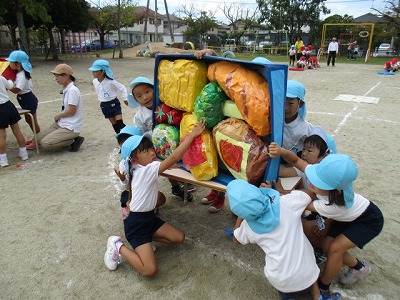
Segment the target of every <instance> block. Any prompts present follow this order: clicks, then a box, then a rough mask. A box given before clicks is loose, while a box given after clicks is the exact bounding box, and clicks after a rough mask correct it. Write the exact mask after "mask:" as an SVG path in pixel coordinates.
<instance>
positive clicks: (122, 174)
mask: <svg viewBox="0 0 400 300" xmlns="http://www.w3.org/2000/svg"><path fill="white" fill-rule="evenodd" d="M114 172H115V174H117V176H118V177H119V180H121V181H122V182H124V181H125V179H126V174H125V172H120V171H119V170H118V169H116V168H114Z"/></svg>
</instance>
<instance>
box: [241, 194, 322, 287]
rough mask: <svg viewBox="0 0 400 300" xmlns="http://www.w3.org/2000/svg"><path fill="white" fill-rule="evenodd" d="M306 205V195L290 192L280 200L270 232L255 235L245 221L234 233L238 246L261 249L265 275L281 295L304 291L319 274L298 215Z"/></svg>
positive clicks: (307, 200)
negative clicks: (257, 246)
mask: <svg viewBox="0 0 400 300" xmlns="http://www.w3.org/2000/svg"><path fill="white" fill-rule="evenodd" d="M310 202H311V198H310V197H309V196H308V195H307V194H306V193H304V192H302V191H292V192H291V193H290V194H287V195H282V196H281V197H280V214H279V216H280V221H279V225H278V226H277V227H276V228H275V229H274V230H273V231H271V232H269V233H265V234H257V233H255V232H254V231H253V230H251V228H250V226H249V225H248V223H247V221H245V220H244V221H243V222H242V224H241V225H240V227H239V228H237V229H235V231H234V235H235V238H236V239H237V240H238V241H239V242H240V243H241V244H248V243H252V244H257V245H259V246H260V247H261V248H262V249H263V250H264V252H265V254H266V255H265V267H264V273H265V276H266V277H267V279H268V280H269V282H270V283H271V284H272V285H273V286H274V287H275V288H276V289H278V290H279V291H281V292H284V293H290V292H297V291H301V290H304V289H306V288H308V287H309V286H311V285H312V284H313V283H314V282H315V281H316V280H317V278H318V275H319V273H320V270H319V268H318V266H317V264H316V262H315V256H314V250H313V247H312V246H311V244H310V242H309V241H308V239H307V237H306V236H305V234H304V232H303V226H302V224H301V214H302V213H303V212H304V210H305V208H306V206H307V205H308V204H309V203H310Z"/></svg>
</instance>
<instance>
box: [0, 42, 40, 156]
mask: <svg viewBox="0 0 400 300" xmlns="http://www.w3.org/2000/svg"><path fill="white" fill-rule="evenodd" d="M6 60H7V61H9V62H10V67H11V69H13V70H15V71H17V76H16V79H15V86H14V87H13V88H12V89H10V91H11V92H13V93H14V94H17V100H18V104H19V105H20V106H21V108H22V109H27V110H29V111H30V112H31V114H32V116H33V123H32V119H31V118H30V117H29V116H28V115H25V121H26V122H27V123H28V124H29V126H30V128H31V129H32V131H33V132H35V131H36V133H39V132H40V126H39V122H38V119H37V113H36V111H37V108H38V104H39V100H38V99H37V97H36V96H35V94H34V93H33V92H32V88H33V84H32V77H31V73H32V65H31V63H30V62H29V56H28V54H26V53H25V52H24V51H22V50H15V51H13V52H11V53H10V55H9V56H8V57H7V58H6ZM25 144H26V149H28V150H32V149H36V147H37V145H36V144H35V141H34V140H33V139H28V140H26V142H25Z"/></svg>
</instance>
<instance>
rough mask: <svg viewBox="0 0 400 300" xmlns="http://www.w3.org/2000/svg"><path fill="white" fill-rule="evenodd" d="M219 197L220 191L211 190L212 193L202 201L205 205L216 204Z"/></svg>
mask: <svg viewBox="0 0 400 300" xmlns="http://www.w3.org/2000/svg"><path fill="white" fill-rule="evenodd" d="M217 197H218V191H216V190H211V192H210V193H209V194H208V195H207V196H205V197H204V198H203V199H201V200H200V201H201V203H203V204H211V203H213V202H214V200H215V199H217Z"/></svg>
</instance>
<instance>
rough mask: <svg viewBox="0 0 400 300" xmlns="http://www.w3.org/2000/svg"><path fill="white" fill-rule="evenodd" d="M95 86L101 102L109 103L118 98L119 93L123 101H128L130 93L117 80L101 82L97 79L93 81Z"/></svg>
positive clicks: (106, 79)
mask: <svg viewBox="0 0 400 300" xmlns="http://www.w3.org/2000/svg"><path fill="white" fill-rule="evenodd" d="M93 86H94V89H95V90H96V93H97V97H98V99H99V101H100V102H108V101H111V100H114V99H115V98H117V96H118V95H117V93H118V91H119V92H121V94H122V99H123V100H125V101H128V92H127V90H126V87H125V86H124V85H123V84H122V83H119V82H118V81H116V80H110V79H108V78H107V77H106V78H104V79H103V81H102V82H99V80H98V79H97V78H95V79H93Z"/></svg>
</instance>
